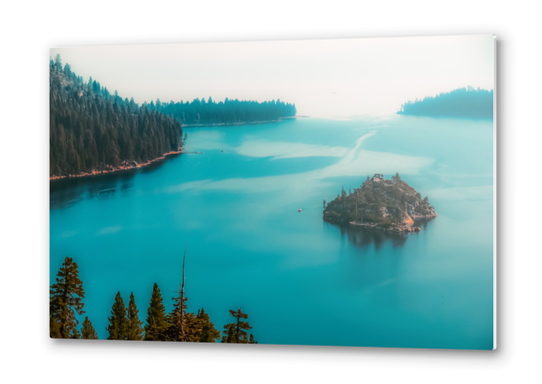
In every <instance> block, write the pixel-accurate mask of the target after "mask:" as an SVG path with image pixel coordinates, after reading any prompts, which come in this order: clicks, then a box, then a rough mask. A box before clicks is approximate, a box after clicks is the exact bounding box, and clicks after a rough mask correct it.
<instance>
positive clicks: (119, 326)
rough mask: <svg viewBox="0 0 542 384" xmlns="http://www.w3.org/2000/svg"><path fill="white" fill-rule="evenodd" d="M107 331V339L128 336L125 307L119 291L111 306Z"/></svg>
mask: <svg viewBox="0 0 542 384" xmlns="http://www.w3.org/2000/svg"><path fill="white" fill-rule="evenodd" d="M108 319H109V325H108V326H107V331H108V332H109V336H108V337H107V340H126V339H127V336H128V320H127V319H126V307H125V306H124V301H123V300H122V296H121V295H120V292H117V295H116V296H115V302H114V303H113V307H112V308H111V317H109V318H108Z"/></svg>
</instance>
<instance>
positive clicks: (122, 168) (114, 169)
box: [49, 148, 184, 181]
mask: <svg viewBox="0 0 542 384" xmlns="http://www.w3.org/2000/svg"><path fill="white" fill-rule="evenodd" d="M182 153H184V150H183V148H181V149H180V150H178V151H171V152H167V153H164V154H163V155H162V156H160V157H157V158H154V159H152V160H148V161H147V162H145V163H141V164H138V163H137V162H136V161H133V163H135V164H136V165H121V166H118V167H113V166H112V165H107V166H106V169H104V170H101V171H97V170H92V171H90V172H82V173H78V174H76V175H67V176H55V175H53V176H51V177H49V181H52V180H62V179H72V178H76V177H88V176H97V175H104V174H107V173H114V172H122V171H129V170H131V169H139V168H143V167H146V166H147V165H151V164H152V163H155V162H157V161H160V160H165V159H166V157H167V156H171V155H180V154H182Z"/></svg>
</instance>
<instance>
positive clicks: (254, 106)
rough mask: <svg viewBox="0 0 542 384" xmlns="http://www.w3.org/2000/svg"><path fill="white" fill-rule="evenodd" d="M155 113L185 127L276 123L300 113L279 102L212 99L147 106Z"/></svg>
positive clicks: (158, 103)
mask: <svg viewBox="0 0 542 384" xmlns="http://www.w3.org/2000/svg"><path fill="white" fill-rule="evenodd" d="M144 105H145V106H147V108H149V109H150V110H152V111H157V112H160V113H163V114H165V115H168V116H171V117H173V118H175V119H176V120H177V121H179V122H180V123H181V124H182V125H183V126H203V125H218V124H221V125H234V124H247V123H258V122H268V121H277V120H280V119H283V118H287V117H293V116H295V114H296V113H297V110H296V107H295V104H289V103H285V102H283V101H280V100H276V101H275V100H272V101H264V102H262V103H259V102H257V101H252V100H237V99H235V100H231V99H228V98H226V99H225V100H224V101H220V102H215V101H214V100H213V99H212V98H211V97H209V98H208V99H207V100H205V99H203V98H202V99H201V100H200V99H194V100H193V101H191V102H188V101H187V102H183V101H180V102H174V101H171V102H169V103H163V102H161V101H160V99H157V100H156V103H155V102H154V101H151V102H150V103H149V104H146V103H145V104H144Z"/></svg>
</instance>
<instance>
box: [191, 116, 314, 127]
mask: <svg viewBox="0 0 542 384" xmlns="http://www.w3.org/2000/svg"><path fill="white" fill-rule="evenodd" d="M305 117H309V116H302V115H295V116H287V117H281V118H280V119H277V120H265V121H250V122H243V123H214V124H185V125H182V123H181V126H182V128H204V127H235V126H239V125H251V124H253V125H257V124H269V123H280V122H282V121H284V120H288V119H297V118H305Z"/></svg>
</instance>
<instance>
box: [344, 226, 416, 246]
mask: <svg viewBox="0 0 542 384" xmlns="http://www.w3.org/2000/svg"><path fill="white" fill-rule="evenodd" d="M340 228H341V235H342V236H344V235H346V236H347V237H348V241H349V242H350V244H352V245H355V246H356V247H367V246H369V245H372V244H374V246H375V248H376V249H377V250H379V249H381V248H382V245H384V243H385V242H389V243H390V244H392V245H393V246H394V247H399V246H401V245H403V244H405V242H406V241H407V238H408V236H411V235H416V234H415V233H410V234H403V233H393V232H387V231H381V230H378V229H371V228H361V227H354V226H340Z"/></svg>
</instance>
